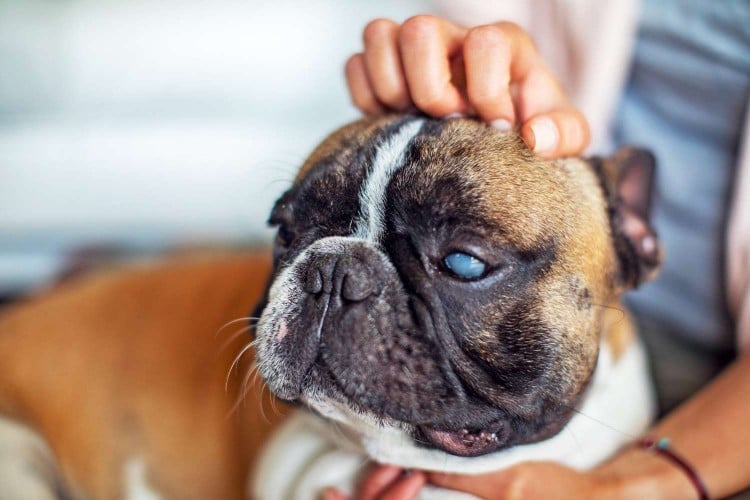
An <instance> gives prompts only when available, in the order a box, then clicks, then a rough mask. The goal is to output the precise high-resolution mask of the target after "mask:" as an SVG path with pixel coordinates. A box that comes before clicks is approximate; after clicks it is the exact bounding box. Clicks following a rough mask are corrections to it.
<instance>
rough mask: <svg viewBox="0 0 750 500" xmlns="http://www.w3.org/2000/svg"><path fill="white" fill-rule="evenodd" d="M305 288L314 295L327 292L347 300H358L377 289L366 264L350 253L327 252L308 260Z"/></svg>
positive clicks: (375, 293)
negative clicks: (335, 253)
mask: <svg viewBox="0 0 750 500" xmlns="http://www.w3.org/2000/svg"><path fill="white" fill-rule="evenodd" d="M305 291H306V292H307V293H309V294H311V295H316V296H317V295H322V294H330V295H331V296H332V297H340V298H342V299H343V300H345V301H347V302H361V301H363V300H365V299H366V298H368V297H370V296H371V295H377V294H378V293H379V292H380V290H379V289H378V287H377V285H376V283H375V279H374V277H373V274H372V271H371V270H370V268H369V267H368V266H367V264H366V263H364V262H363V261H362V260H360V259H359V258H357V257H354V256H351V255H331V254H322V255H317V256H315V257H313V258H311V259H310V265H309V267H308V268H307V277H306V279H305Z"/></svg>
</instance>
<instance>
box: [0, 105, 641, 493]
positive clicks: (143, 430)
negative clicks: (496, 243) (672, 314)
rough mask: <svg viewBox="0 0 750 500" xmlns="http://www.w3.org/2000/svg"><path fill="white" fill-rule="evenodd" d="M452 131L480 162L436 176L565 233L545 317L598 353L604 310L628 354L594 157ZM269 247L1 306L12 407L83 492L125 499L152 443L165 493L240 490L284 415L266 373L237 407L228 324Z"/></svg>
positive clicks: (481, 131)
mask: <svg viewBox="0 0 750 500" xmlns="http://www.w3.org/2000/svg"><path fill="white" fill-rule="evenodd" d="M393 119H394V117H383V118H378V119H364V120H360V121H358V122H355V123H354V124H351V125H349V126H347V127H344V128H342V129H340V130H338V131H337V132H335V133H334V134H332V135H331V136H329V138H328V139H327V140H326V141H324V142H323V143H322V144H321V145H320V146H319V147H318V148H317V149H316V150H315V151H314V152H313V154H312V155H311V156H310V158H309V159H308V160H307V161H306V162H305V164H304V166H303V167H302V168H301V170H300V173H299V174H298V177H297V180H299V179H301V178H302V177H304V176H305V175H306V174H307V173H308V172H309V170H310V169H311V168H312V167H313V166H315V165H316V164H318V163H320V162H321V161H325V160H326V158H329V157H330V156H331V155H333V154H334V153H337V152H341V150H342V149H343V152H341V154H340V155H338V156H337V159H336V161H337V162H340V163H341V164H345V162H346V161H347V158H349V157H350V156H351V154H352V153H353V151H354V147H355V146H356V145H359V144H362V143H364V142H365V141H366V139H367V138H369V137H370V136H371V135H372V133H373V131H374V130H375V129H378V128H380V127H383V126H386V125H387V124H388V123H389V122H390V121H391V120H393ZM440 140H441V150H440V154H439V155H433V156H435V161H436V162H437V161H439V159H440V157H443V156H453V157H454V158H464V159H465V162H464V163H462V162H460V161H457V162H455V164H452V165H450V166H446V165H443V166H442V167H441V168H440V169H438V168H434V169H432V168H430V167H429V165H428V166H427V167H426V171H425V172H424V175H425V180H424V182H428V181H429V176H430V175H439V174H440V172H442V171H444V169H446V168H455V169H460V170H461V172H462V175H465V176H468V178H469V179H471V180H473V181H474V182H475V183H477V184H480V185H482V189H481V193H482V202H481V205H482V206H483V207H485V210H486V213H485V214H484V215H485V216H486V217H488V218H489V219H490V220H493V221H495V223H497V224H498V225H500V226H501V227H503V229H504V230H505V233H504V235H502V236H501V235H498V236H497V237H498V238H501V237H502V238H506V239H508V240H509V241H512V242H513V244H514V245H516V246H518V247H520V248H525V247H528V248H531V247H534V246H535V245H539V244H540V243H542V242H543V241H544V240H545V239H547V240H548V239H550V238H551V237H554V240H555V241H556V242H558V252H559V253H558V259H559V262H558V264H557V265H556V267H555V268H554V269H553V270H552V271H551V272H550V273H549V274H548V275H546V276H545V278H544V279H543V280H541V281H540V282H539V283H538V285H537V286H538V287H539V288H540V290H541V291H542V293H544V294H545V297H548V298H550V300H548V301H546V302H545V304H546V305H545V310H544V314H545V317H546V318H547V320H548V321H549V322H550V323H551V324H566V325H581V328H580V329H579V330H575V331H576V332H578V335H580V336H581V339H580V342H579V343H578V344H577V345H578V347H580V348H582V349H584V350H586V357H587V359H594V357H595V356H596V346H597V343H596V342H591V341H590V340H591V339H589V338H588V337H586V335H589V334H588V333H587V332H589V331H591V329H589V328H584V327H583V326H584V325H588V324H591V322H592V321H593V322H594V323H595V324H598V325H600V328H599V329H594V333H595V334H597V335H598V334H599V331H604V332H605V334H604V335H605V338H606V339H607V341H608V342H609V344H610V346H611V348H612V350H613V353H614V354H615V355H616V356H618V355H619V354H620V353H622V352H623V350H624V349H625V347H626V346H627V345H628V343H630V342H631V341H632V339H633V328H632V325H631V323H630V321H629V320H628V319H627V318H623V317H622V315H621V314H620V313H619V311H618V309H622V308H621V307H620V306H619V305H618V302H617V300H616V298H615V297H614V296H613V283H612V280H613V276H612V274H613V272H612V271H613V269H614V265H615V264H614V259H615V257H614V254H613V250H612V247H611V244H610V243H609V241H608V229H607V228H608V221H607V220H606V217H605V214H604V210H603V207H604V205H603V204H604V203H605V201H604V198H603V195H602V192H601V188H600V186H599V184H598V181H597V179H596V178H595V176H594V174H593V173H592V172H591V171H590V169H588V168H587V167H586V165H585V164H583V163H582V162H581V161H580V160H566V161H561V162H557V163H554V164H553V163H549V162H542V161H541V160H538V159H537V158H535V157H534V156H533V155H531V153H529V151H528V150H527V149H526V148H525V147H524V146H523V145H522V143H521V142H520V140H519V139H518V138H517V137H514V136H504V137H501V136H500V135H499V134H498V132H497V131H495V130H493V129H490V128H488V127H485V126H483V125H480V124H477V123H473V122H467V121H459V120H456V121H452V122H451V123H450V124H449V125H448V126H446V127H445V129H444V131H443V133H442V136H441V138H440ZM431 153H434V151H433V152H431V151H424V154H425V155H429V154H431ZM347 155H349V156H347ZM428 157H429V156H428ZM510 168H512V169H513V170H512V172H513V175H509V174H508V172H509V169H510ZM521 199H523V200H524V203H523V204H520V203H517V202H516V201H517V200H521ZM521 205H523V206H524V207H525V208H524V209H521V208H520V206H521ZM550 207H553V210H550ZM267 255H270V252H268V251H263V252H260V253H238V254H228V255H223V256H218V257H212V258H195V257H193V258H187V259H177V260H175V261H172V262H167V263H163V264H161V265H158V266H154V267H146V268H142V269H138V270H125V271H120V272H116V273H110V274H104V275H100V276H96V277H89V278H84V279H83V280H78V281H75V282H72V283H70V284H66V285H65V286H63V287H61V288H59V289H57V290H54V291H53V292H50V293H47V294H43V295H42V296H41V297H39V298H36V299H34V300H33V301H30V302H28V303H25V304H21V305H19V306H16V307H13V308H12V309H10V310H8V311H6V312H5V313H4V314H2V316H0V367H1V368H0V370H1V371H0V373H1V374H2V380H0V412H4V413H7V414H10V415H11V416H13V417H15V418H17V419H19V420H22V421H24V422H27V423H29V424H31V425H32V426H33V427H34V428H35V429H37V430H38V431H39V432H41V434H42V435H43V437H44V438H45V439H46V440H47V441H48V442H49V444H50V446H51V448H52V449H53V451H54V453H55V455H56V457H57V459H58V461H59V464H60V469H61V470H62V472H63V474H64V479H65V480H66V481H67V483H68V485H69V487H71V488H72V489H73V490H74V492H76V493H85V494H86V495H87V496H91V497H95V498H118V497H119V496H120V494H121V491H122V487H123V485H122V484H121V479H122V467H123V464H124V463H125V462H126V461H127V460H128V459H130V458H139V457H140V458H142V459H143V460H144V461H145V463H146V466H147V470H148V477H147V480H148V482H149V484H150V485H152V486H153V487H154V488H155V489H157V490H159V491H161V492H162V493H163V494H164V495H165V496H168V497H173V498H201V499H203V498H239V497H241V496H242V495H243V492H244V487H245V480H246V476H247V473H248V471H249V470H250V467H251V465H252V462H253V460H254V458H255V456H256V452H257V450H258V448H259V446H260V444H261V443H262V441H263V440H264V438H265V437H266V435H267V434H268V432H269V431H270V429H272V427H273V425H274V424H275V423H276V422H277V421H278V420H279V418H280V417H279V416H278V415H277V414H276V413H274V412H273V411H271V405H270V404H269V401H268V398H267V397H261V391H260V387H259V385H257V384H253V385H251V387H250V390H249V391H248V393H247V396H246V398H245V403H244V404H243V405H240V406H239V410H238V411H235V412H234V413H231V410H232V408H233V406H234V404H235V402H236V401H238V399H240V398H241V396H242V394H241V391H242V377H243V376H244V374H245V373H247V371H248V369H249V362H248V360H251V359H252V358H253V353H252V352H249V353H247V354H246V355H245V356H244V357H243V359H242V362H241V363H240V365H239V369H238V370H237V372H238V373H239V375H237V374H234V375H233V376H232V377H231V378H230V384H229V391H228V393H225V391H224V380H225V376H226V374H227V372H228V370H229V367H230V364H231V363H232V360H233V359H234V358H235V357H236V356H237V354H238V353H239V351H240V350H241V349H242V347H243V346H244V345H245V343H246V342H247V338H248V337H247V336H245V335H243V336H241V337H237V338H236V339H234V340H233V341H231V342H229V345H228V347H227V348H226V349H225V350H223V351H221V352H219V347H220V346H221V345H222V343H224V342H225V340H226V339H227V338H228V337H230V336H231V335H232V334H233V333H234V332H237V331H238V330H239V329H240V328H242V327H243V326H244V325H245V324H246V323H245V322H239V323H237V324H235V325H232V326H230V327H227V328H226V329H225V331H223V332H221V333H220V334H219V335H218V336H217V337H215V334H216V332H217V331H218V330H219V329H220V328H221V327H222V326H223V325H225V324H226V323H227V322H228V321H231V320H234V319H236V318H239V317H243V316H247V315H249V314H250V311H251V310H252V308H253V305H254V304H255V302H256V301H257V300H258V298H259V296H260V295H261V293H262V290H263V288H264V287H265V284H266V278H267V276H268V273H269V267H270V260H269V258H268V257H267ZM571 275H575V276H579V277H580V279H581V282H582V283H584V284H585V286H586V288H587V294H588V295H587V296H586V300H588V301H589V302H590V304H591V307H577V306H576V304H574V303H572V302H571V301H570V300H569V299H563V298H564V297H569V296H570V288H569V287H571V286H573V287H575V286H578V285H580V283H568V282H566V281H565V280H564V279H562V277H563V276H571ZM566 287H568V288H566ZM554 297H558V298H559V300H554ZM571 365H574V366H569V367H567V368H566V369H567V370H568V375H569V376H570V377H571V378H572V379H573V380H574V382H575V383H578V384H582V383H583V382H584V380H583V379H584V378H585V377H584V373H583V370H584V368H585V367H584V366H582V365H580V364H575V363H572V364H571ZM261 405H263V406H264V407H265V413H266V414H267V415H268V418H269V419H270V420H268V421H267V420H265V419H264V418H263V417H262V415H261V413H260V412H259V411H258V409H259V407H260V406H261Z"/></svg>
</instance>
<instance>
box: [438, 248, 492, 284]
mask: <svg viewBox="0 0 750 500" xmlns="http://www.w3.org/2000/svg"><path fill="white" fill-rule="evenodd" d="M443 263H444V264H445V267H447V268H448V269H449V270H450V271H451V272H452V273H453V274H455V275H456V276H457V277H459V278H461V279H464V280H475V279H477V278H481V277H482V276H484V273H485V272H486V271H487V264H485V263H484V262H482V261H481V260H479V259H477V258H476V257H474V256H473V255H469V254H468V253H463V252H453V253H452V254H450V255H448V256H447V257H446V258H445V259H443Z"/></svg>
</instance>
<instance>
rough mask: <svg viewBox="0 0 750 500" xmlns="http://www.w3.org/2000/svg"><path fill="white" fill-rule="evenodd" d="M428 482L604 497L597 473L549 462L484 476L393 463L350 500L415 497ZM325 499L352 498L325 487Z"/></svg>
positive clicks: (499, 491) (525, 494)
mask: <svg viewBox="0 0 750 500" xmlns="http://www.w3.org/2000/svg"><path fill="white" fill-rule="evenodd" d="M426 482H429V483H431V484H433V485H435V486H439V487H441V488H446V489H451V490H457V491H463V492H465V493H470V494H472V495H475V496H477V497H479V498H486V499H490V500H506V499H513V500H516V499H525V498H556V499H563V500H564V499H581V500H585V499H588V498H602V496H601V495H602V494H603V493H605V492H604V485H605V483H604V482H603V481H601V480H599V478H598V477H597V476H596V475H594V474H589V473H584V472H578V471H575V470H573V469H569V468H567V467H564V466H561V465H557V464H554V463H550V462H528V463H523V464H519V465H517V466H514V467H511V468H508V469H505V470H503V471H499V472H492V473H489V474H483V475H472V476H467V475H459V474H437V473H423V472H410V473H408V474H404V471H403V469H400V468H398V467H394V466H390V465H378V466H375V467H373V468H372V469H371V470H370V471H369V472H368V473H367V474H366V475H365V478H364V480H363V481H362V482H361V483H360V486H359V488H358V490H357V493H356V494H355V495H354V496H353V497H352V499H351V500H413V499H415V498H416V497H417V495H418V494H419V491H420V490H421V489H422V487H423V486H424V485H425V484H426ZM322 499H323V500H349V497H347V496H346V495H344V494H343V493H341V492H339V491H336V490H326V491H325V492H324V493H323V495H322Z"/></svg>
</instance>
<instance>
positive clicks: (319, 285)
mask: <svg viewBox="0 0 750 500" xmlns="http://www.w3.org/2000/svg"><path fill="white" fill-rule="evenodd" d="M305 291H306V292H307V293H309V294H313V295H315V294H318V293H320V292H321V291H323V276H322V275H321V274H320V269H318V268H317V267H314V268H311V269H310V270H309V271H308V272H307V279H306V280H305Z"/></svg>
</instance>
